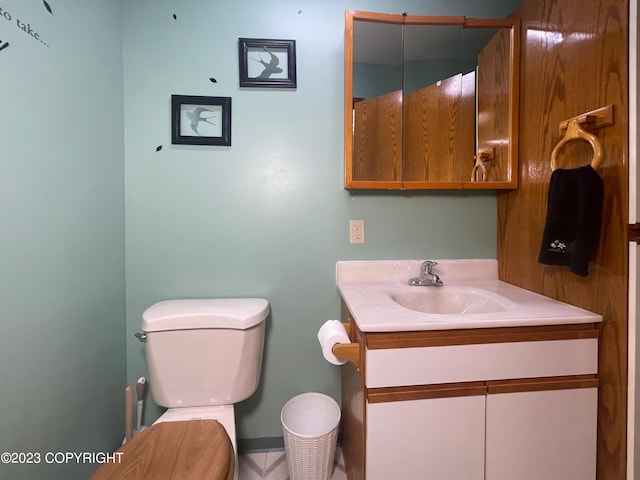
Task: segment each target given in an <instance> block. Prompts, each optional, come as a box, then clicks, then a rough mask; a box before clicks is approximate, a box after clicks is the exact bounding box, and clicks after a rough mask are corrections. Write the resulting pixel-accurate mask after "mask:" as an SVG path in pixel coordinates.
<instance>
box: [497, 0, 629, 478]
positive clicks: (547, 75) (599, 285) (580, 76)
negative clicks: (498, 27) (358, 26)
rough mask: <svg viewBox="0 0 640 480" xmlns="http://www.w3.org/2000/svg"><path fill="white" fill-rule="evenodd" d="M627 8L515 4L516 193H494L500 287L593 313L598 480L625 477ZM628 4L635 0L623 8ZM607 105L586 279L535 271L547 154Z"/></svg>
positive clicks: (569, 151) (574, 148) (615, 1)
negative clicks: (610, 120)
mask: <svg viewBox="0 0 640 480" xmlns="http://www.w3.org/2000/svg"><path fill="white" fill-rule="evenodd" d="M628 1H629V0H524V1H523V3H522V5H521V6H520V7H519V9H518V10H517V11H516V12H515V13H514V15H513V16H514V17H517V18H520V19H521V20H522V42H521V48H522V51H521V55H522V57H521V61H522V63H521V76H520V78H521V84H520V132H519V133H520V147H519V161H520V165H519V189H518V190H516V191H509V192H501V193H499V194H498V228H499V232H498V261H499V269H500V278H501V279H502V280H505V281H507V282H509V283H513V284H515V285H518V286H521V287H523V288H526V289H529V290H532V291H535V292H538V293H542V294H544V295H548V296H550V297H553V298H557V299H559V300H562V301H565V302H568V303H571V304H573V305H577V306H580V307H583V308H585V309H588V310H591V311H594V312H597V313H600V314H602V315H603V317H604V322H603V324H602V327H601V328H602V330H601V343H600V359H599V362H600V365H599V370H600V390H599V392H600V393H599V415H598V417H599V418H598V479H599V480H614V479H616V480H619V479H624V478H625V476H626V475H625V468H626V464H625V463H626V395H627V288H628V261H627V258H628V247H627V238H626V230H627V222H628V175H629V173H628V60H627V55H628V53H627V49H628V47H627V39H628V9H629V5H628ZM632 1H635V0H632ZM608 104H613V105H614V124H613V125H611V126H608V127H604V128H602V129H599V130H597V131H594V133H596V134H597V136H598V138H599V139H600V140H601V142H602V144H603V147H604V152H605V158H604V161H603V164H602V166H601V167H600V169H599V173H600V174H601V176H602V178H603V180H604V205H603V214H602V219H603V222H602V228H601V232H600V238H599V243H598V245H597V251H596V252H594V254H593V257H592V261H591V263H590V265H589V275H588V276H587V277H578V276H576V275H574V274H572V273H570V272H569V271H568V269H567V268H564V267H556V266H545V265H541V264H538V263H537V257H538V252H539V249H540V244H541V239H542V232H543V227H544V221H545V215H546V209H547V192H548V185H549V179H550V176H551V168H550V165H549V160H550V155H551V151H552V149H553V147H554V146H555V144H556V143H557V142H558V141H559V140H560V138H561V136H560V133H559V131H558V124H559V123H560V122H561V121H563V120H565V119H568V118H570V117H573V116H575V115H579V114H581V113H583V112H587V111H590V110H594V109H596V108H599V107H603V106H606V105H608ZM591 157H592V151H591V149H590V147H589V145H588V144H587V143H586V142H577V143H576V142H573V143H572V144H570V145H567V146H566V147H565V148H564V149H563V150H562V154H561V156H560V158H559V160H560V162H561V167H564V168H567V167H569V168H570V167H573V166H578V165H584V164H587V163H590V161H591Z"/></svg>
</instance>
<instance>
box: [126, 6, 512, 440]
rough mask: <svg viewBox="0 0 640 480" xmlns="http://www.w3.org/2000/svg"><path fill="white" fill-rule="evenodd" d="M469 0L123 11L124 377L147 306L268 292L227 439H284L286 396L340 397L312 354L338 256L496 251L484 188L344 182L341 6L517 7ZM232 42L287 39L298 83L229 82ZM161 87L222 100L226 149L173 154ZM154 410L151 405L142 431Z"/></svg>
mask: <svg viewBox="0 0 640 480" xmlns="http://www.w3.org/2000/svg"><path fill="white" fill-rule="evenodd" d="M479 3H480V2H475V1H471V0H466V1H462V0H459V1H447V2H441V1H437V2H436V1H426V0H425V1H408V0H404V1H397V0H393V1H391V0H388V1H367V2H365V1H353V0H351V1H348V0H334V1H331V2H326V1H312V2H302V1H298V2H294V1H291V0H270V1H269V2H260V1H237V0H219V1H216V2H211V1H205V0H191V1H189V2H181V3H179V4H178V3H176V2H173V1H171V2H170V1H168V0H162V1H158V0H137V1H132V2H126V4H125V6H124V60H125V61H124V71H125V76H124V79H125V81H124V89H125V96H124V98H125V164H126V178H127V187H126V231H127V245H126V250H127V280H126V284H127V336H126V341H127V352H128V380H129V383H133V382H134V381H135V379H136V378H137V377H138V376H139V375H144V374H145V373H146V364H145V360H144V351H143V348H142V345H141V344H140V343H139V342H138V341H137V340H136V339H135V338H134V337H133V334H134V333H135V332H136V331H139V330H140V321H141V315H142V312H143V311H144V309H145V308H147V307H148V306H150V305H151V304H153V303H155V302H157V301H160V300H164V299H172V298H186V297H236V296H237V297H245V296H259V297H264V298H266V299H268V300H269V302H270V304H271V308H272V314H271V316H270V317H269V319H268V328H267V337H266V346H265V356H264V363H263V371H262V382H261V385H260V387H259V390H258V392H257V394H256V395H255V396H254V397H253V398H251V399H250V400H248V401H246V402H243V403H241V404H239V405H238V406H237V409H236V414H237V424H238V437H239V438H240V439H261V438H265V437H266V438H270V437H278V436H281V435H282V432H281V427H280V409H281V408H282V406H283V404H284V403H285V402H286V401H287V400H288V399H289V398H291V397H292V396H294V395H296V394H298V393H301V392H305V391H321V392H325V393H328V394H330V395H332V396H334V397H335V398H338V397H339V389H340V386H339V369H338V368H337V367H334V366H332V365H329V364H328V363H327V362H325V361H324V359H323V357H322V355H321V352H320V348H319V345H318V343H317V340H316V333H317V330H318V328H319V327H320V325H321V324H322V323H323V322H324V321H325V320H327V319H329V318H337V317H338V316H339V297H338V294H337V291H336V286H335V273H334V272H335V263H336V261H338V260H348V259H397V258H417V259H422V258H434V259H438V258H465V257H479V258H495V255H496V201H495V194H494V193H493V192H485V193H482V192H464V193H463V192H429V193H390V192H379V193H371V192H369V193H366V192H358V193H350V192H347V191H345V190H344V189H343V188H342V182H343V146H342V138H343V121H342V102H343V94H342V90H343V38H344V34H343V30H344V11H345V9H347V8H352V9H359V10H373V11H383V12H386V11H394V12H403V11H407V12H410V13H416V14H434V15H436V14H466V15H469V16H494V15H501V16H506V15H507V14H508V13H510V11H511V10H512V9H513V7H514V5H515V3H516V2H514V1H509V2H508V1H506V0H505V1H502V2H499V1H491V2H482V3H483V4H484V6H481V5H480V4H479ZM174 14H175V15H176V18H175V19H174V17H173V15H174ZM239 37H249V38H275V39H278V38H280V39H295V40H296V42H297V43H296V47H297V77H298V79H297V80H298V87H297V89H295V90H287V89H263V88H243V89H241V88H239V87H238V38H239ZM210 77H214V78H216V79H217V83H211V82H210V81H209V78H210ZM172 94H180V95H211V96H229V97H232V99H233V100H232V102H233V103H232V109H233V111H232V121H233V130H232V137H233V138H232V146H231V147H192V146H172V145H171V144H170V136H169V134H170V97H171V95H172ZM158 145H162V146H163V148H162V149H161V150H160V151H159V152H157V151H156V147H157V146H158ZM360 218H362V219H364V220H365V230H366V243H365V244H364V245H351V244H349V241H348V221H349V219H360ZM160 412H161V410H160V409H159V408H155V407H153V406H150V407H149V409H148V411H147V415H146V422H147V423H150V422H151V421H153V420H154V419H155V418H156V417H157V416H158V415H159V414H160Z"/></svg>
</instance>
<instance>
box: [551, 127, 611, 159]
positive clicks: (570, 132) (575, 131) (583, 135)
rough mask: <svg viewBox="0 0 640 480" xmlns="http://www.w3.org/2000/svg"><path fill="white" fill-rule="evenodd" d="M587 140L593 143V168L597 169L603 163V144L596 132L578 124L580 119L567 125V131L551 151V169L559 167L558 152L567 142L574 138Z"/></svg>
mask: <svg viewBox="0 0 640 480" xmlns="http://www.w3.org/2000/svg"><path fill="white" fill-rule="evenodd" d="M580 139H582V140H586V141H587V142H589V143H590V144H591V148H593V159H592V160H591V168H593V169H594V170H597V169H598V167H599V166H600V163H602V157H603V155H604V154H603V151H602V145H601V144H600V141H599V140H598V137H596V136H595V135H594V134H592V133H589V132H587V131H586V130H584V129H583V128H582V127H580V125H579V124H578V119H574V120H571V121H570V122H569V125H568V126H567V133H565V135H564V137H562V139H561V140H560V141H559V142H558V144H557V145H556V146H555V148H554V149H553V151H552V152H551V170H552V171H553V170H556V169H557V168H558V152H559V151H560V149H561V148H562V147H563V146H564V145H565V144H566V143H569V142H571V141H573V140H580Z"/></svg>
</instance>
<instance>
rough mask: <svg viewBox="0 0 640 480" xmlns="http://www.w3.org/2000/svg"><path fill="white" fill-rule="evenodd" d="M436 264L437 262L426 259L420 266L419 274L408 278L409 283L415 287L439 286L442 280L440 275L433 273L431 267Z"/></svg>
mask: <svg viewBox="0 0 640 480" xmlns="http://www.w3.org/2000/svg"><path fill="white" fill-rule="evenodd" d="M436 265H438V263H437V262H434V261H432V260H427V261H426V262H424V263H423V264H422V266H421V267H420V276H419V277H416V278H412V279H410V280H409V285H413V286H415V287H441V286H442V285H443V284H442V280H440V277H439V276H438V275H436V274H435V273H433V271H432V269H433V267H435V266H436Z"/></svg>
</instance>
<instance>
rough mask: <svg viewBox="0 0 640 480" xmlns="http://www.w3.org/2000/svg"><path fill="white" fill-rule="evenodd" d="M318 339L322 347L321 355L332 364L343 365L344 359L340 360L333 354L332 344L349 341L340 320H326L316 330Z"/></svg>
mask: <svg viewBox="0 0 640 480" xmlns="http://www.w3.org/2000/svg"><path fill="white" fill-rule="evenodd" d="M318 341H319V342H320V346H321V347H322V355H323V356H324V358H325V359H326V360H327V362H329V363H332V364H333V365H344V364H345V363H347V361H346V360H340V359H339V358H338V357H336V356H335V355H334V354H333V346H334V345H335V344H336V343H350V342H351V340H349V335H348V334H347V331H346V330H345V328H344V325H342V323H340V320H327V321H326V322H324V323H323V324H322V326H321V327H320V330H318Z"/></svg>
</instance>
